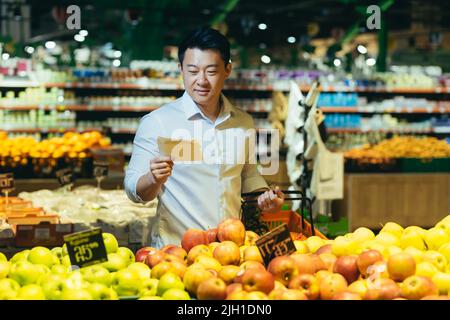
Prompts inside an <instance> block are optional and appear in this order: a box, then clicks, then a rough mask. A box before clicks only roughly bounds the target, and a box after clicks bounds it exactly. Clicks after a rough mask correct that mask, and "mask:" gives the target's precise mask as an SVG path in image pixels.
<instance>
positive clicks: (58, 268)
mask: <svg viewBox="0 0 450 320" xmlns="http://www.w3.org/2000/svg"><path fill="white" fill-rule="evenodd" d="M50 270H51V272H52V273H53V274H63V275H67V274H69V273H70V272H71V271H72V268H70V267H68V266H65V265H63V264H54V265H53V266H52V268H51V269H50Z"/></svg>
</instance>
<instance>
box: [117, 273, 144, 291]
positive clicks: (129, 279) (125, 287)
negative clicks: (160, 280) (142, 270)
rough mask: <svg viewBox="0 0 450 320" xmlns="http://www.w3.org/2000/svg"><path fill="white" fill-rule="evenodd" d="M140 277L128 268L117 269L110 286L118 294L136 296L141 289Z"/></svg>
mask: <svg viewBox="0 0 450 320" xmlns="http://www.w3.org/2000/svg"><path fill="white" fill-rule="evenodd" d="M141 285H142V279H141V278H139V276H138V275H137V273H136V272H134V271H133V270H129V269H123V270H120V271H117V273H116V275H115V277H114V279H113V283H112V287H113V289H114V290H116V292H117V294H118V295H119V296H136V295H138V293H139V290H140V289H141Z"/></svg>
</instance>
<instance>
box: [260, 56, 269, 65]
mask: <svg viewBox="0 0 450 320" xmlns="http://www.w3.org/2000/svg"><path fill="white" fill-rule="evenodd" d="M270 60H271V59H270V57H269V56H268V55H265V54H264V55H262V56H261V61H262V62H263V63H266V64H267V63H270Z"/></svg>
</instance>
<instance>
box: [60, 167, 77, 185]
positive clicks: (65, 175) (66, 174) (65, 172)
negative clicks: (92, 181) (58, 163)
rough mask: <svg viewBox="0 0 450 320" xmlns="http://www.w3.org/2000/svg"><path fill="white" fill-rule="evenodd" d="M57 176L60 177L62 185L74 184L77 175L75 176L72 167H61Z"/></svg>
mask: <svg viewBox="0 0 450 320" xmlns="http://www.w3.org/2000/svg"><path fill="white" fill-rule="evenodd" d="M56 177H57V178H58V181H59V183H60V184H61V186H67V185H70V184H73V183H74V181H75V177H74V176H73V171H72V169H70V168H66V169H61V170H58V171H56Z"/></svg>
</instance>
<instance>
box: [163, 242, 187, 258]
mask: <svg viewBox="0 0 450 320" xmlns="http://www.w3.org/2000/svg"><path fill="white" fill-rule="evenodd" d="M161 251H163V252H165V253H168V254H173V255H174V256H177V257H178V258H180V259H181V260H182V261H186V259H187V252H186V250H184V249H183V248H181V247H178V246H176V245H173V244H169V245H168V246H165V247H163V248H161Z"/></svg>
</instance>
